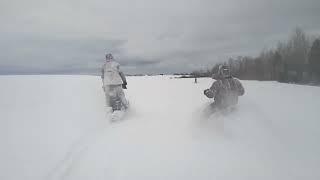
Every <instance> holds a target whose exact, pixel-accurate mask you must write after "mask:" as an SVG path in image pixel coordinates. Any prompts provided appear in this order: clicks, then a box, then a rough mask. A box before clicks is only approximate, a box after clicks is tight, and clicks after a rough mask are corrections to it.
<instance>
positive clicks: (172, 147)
mask: <svg viewBox="0 0 320 180" xmlns="http://www.w3.org/2000/svg"><path fill="white" fill-rule="evenodd" d="M212 82H213V80H212V79H206V78H204V79H198V84H194V83H193V79H176V78H173V77H172V76H143V77H128V89H127V90H126V91H125V93H126V96H127V98H128V99H129V101H130V105H131V108H130V110H129V111H128V113H127V114H126V116H125V117H124V119H123V120H122V121H119V122H115V123H110V122H109V121H108V119H107V118H106V117H107V116H106V113H105V107H104V94H103V91H102V88H101V86H102V84H101V79H100V78H99V77H95V76H68V75H64V76H62V75H61V76H48V75H30V76H0V86H1V88H0V99H1V100H0V143H1V144H0V159H1V161H0V179H2V180H21V179H24V180H29V179H30V180H42V179H70V180H82V179H84V180H87V179H94V180H100V179H108V180H113V179H118V180H129V179H130V180H131V179H134V180H143V179H146V180H147V179H148V180H149V179H159V180H160V179H172V180H177V179H181V180H189V179H190V180H191V179H195V180H196V179H197V180H198V179H201V180H202V179H205V180H206V179H208V180H209V179H210V180H212V179H218V180H234V179H237V180H242V179H243V180H250V179H252V180H256V179H259V180H264V179H265V180H270V179H279V180H280V179H281V180H294V179H297V180H298V179H299V180H300V179H308V180H310V179H314V180H316V179H320V155H319V152H320V143H319V142H320V141H319V137H320V130H319V126H320V109H319V107H320V88H319V87H311V86H300V85H292V84H281V83H277V82H259V81H242V82H243V85H244V87H245V90H246V93H245V95H244V96H243V97H241V98H240V99H239V105H238V107H237V109H236V110H235V111H233V112H230V113H228V112H221V113H217V114H213V115H211V116H209V115H208V114H206V113H204V112H205V109H206V107H207V106H208V105H209V104H210V102H211V100H209V99H207V98H206V97H205V96H204V95H203V90H204V89H206V88H208V87H210V85H211V83H212Z"/></svg>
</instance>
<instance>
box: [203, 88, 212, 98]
mask: <svg viewBox="0 0 320 180" xmlns="http://www.w3.org/2000/svg"><path fill="white" fill-rule="evenodd" d="M203 94H204V95H206V96H207V97H208V98H213V97H214V93H213V92H212V91H211V90H210V89H206V90H204V91H203Z"/></svg>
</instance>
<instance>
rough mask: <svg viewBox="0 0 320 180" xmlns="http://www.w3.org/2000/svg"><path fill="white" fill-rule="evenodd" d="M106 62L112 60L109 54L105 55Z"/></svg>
mask: <svg viewBox="0 0 320 180" xmlns="http://www.w3.org/2000/svg"><path fill="white" fill-rule="evenodd" d="M106 60H107V61H111V60H113V56H112V54H111V53H108V54H106Z"/></svg>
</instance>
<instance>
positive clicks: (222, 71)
mask: <svg viewBox="0 0 320 180" xmlns="http://www.w3.org/2000/svg"><path fill="white" fill-rule="evenodd" d="M218 74H219V76H220V77H221V78H227V77H230V76H231V74H230V69H229V67H228V66H226V65H220V66H219V71H218Z"/></svg>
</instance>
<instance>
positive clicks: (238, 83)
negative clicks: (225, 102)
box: [236, 79, 244, 96]
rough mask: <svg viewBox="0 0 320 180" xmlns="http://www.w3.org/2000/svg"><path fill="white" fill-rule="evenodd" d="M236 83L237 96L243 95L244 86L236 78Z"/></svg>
mask: <svg viewBox="0 0 320 180" xmlns="http://www.w3.org/2000/svg"><path fill="white" fill-rule="evenodd" d="M236 85H237V90H238V95H239V96H242V95H244V88H243V86H242V84H241V82H240V81H239V80H238V79H236Z"/></svg>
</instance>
